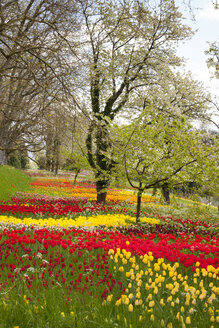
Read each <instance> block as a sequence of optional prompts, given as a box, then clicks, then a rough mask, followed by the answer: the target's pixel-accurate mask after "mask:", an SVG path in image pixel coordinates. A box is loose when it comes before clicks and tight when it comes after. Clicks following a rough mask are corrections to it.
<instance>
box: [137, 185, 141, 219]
mask: <svg viewBox="0 0 219 328" xmlns="http://www.w3.org/2000/svg"><path fill="white" fill-rule="evenodd" d="M141 197H142V191H141V190H138V195H137V211H136V223H137V224H139V223H140V222H141V220H140V213H141Z"/></svg>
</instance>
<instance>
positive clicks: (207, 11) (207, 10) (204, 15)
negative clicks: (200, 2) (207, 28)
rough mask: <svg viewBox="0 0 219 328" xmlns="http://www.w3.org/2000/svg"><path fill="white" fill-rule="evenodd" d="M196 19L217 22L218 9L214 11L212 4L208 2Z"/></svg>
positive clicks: (218, 18) (218, 17)
mask: <svg viewBox="0 0 219 328" xmlns="http://www.w3.org/2000/svg"><path fill="white" fill-rule="evenodd" d="M196 19H198V20H199V19H205V20H216V21H219V9H215V8H214V6H213V4H212V2H211V1H210V2H209V3H207V4H206V5H205V6H204V7H203V8H202V9H201V11H200V12H199V13H198V14H197V15H196Z"/></svg>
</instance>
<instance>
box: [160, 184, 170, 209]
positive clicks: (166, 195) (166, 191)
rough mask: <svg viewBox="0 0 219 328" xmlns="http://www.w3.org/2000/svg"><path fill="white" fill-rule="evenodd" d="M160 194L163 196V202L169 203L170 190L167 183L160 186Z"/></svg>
mask: <svg viewBox="0 0 219 328" xmlns="http://www.w3.org/2000/svg"><path fill="white" fill-rule="evenodd" d="M161 191H162V195H163V198H164V203H165V204H168V205H169V204H170V190H169V186H168V183H164V184H163V186H162V187H161Z"/></svg>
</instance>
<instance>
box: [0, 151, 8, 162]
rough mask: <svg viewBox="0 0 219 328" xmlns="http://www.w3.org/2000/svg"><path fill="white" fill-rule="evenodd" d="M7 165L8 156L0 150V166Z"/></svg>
mask: <svg viewBox="0 0 219 328" xmlns="http://www.w3.org/2000/svg"><path fill="white" fill-rule="evenodd" d="M7 164H8V156H7V153H6V150H0V165H7Z"/></svg>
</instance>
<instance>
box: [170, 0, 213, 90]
mask: <svg viewBox="0 0 219 328" xmlns="http://www.w3.org/2000/svg"><path fill="white" fill-rule="evenodd" d="M215 1H216V0H215ZM215 1H214V0H212V1H211V0H190V2H191V6H192V9H193V14H194V17H195V20H194V21H193V20H192V16H191V14H190V13H189V10H186V8H185V7H182V8H181V11H182V12H183V15H184V17H186V18H187V19H186V20H185V23H186V24H188V25H190V26H191V27H192V28H193V30H197V32H196V33H195V34H194V36H193V37H192V39H191V40H188V41H184V42H182V43H181V44H179V47H178V51H177V54H178V55H179V56H181V57H182V56H183V57H184V58H185V59H186V64H185V70H186V71H188V70H189V71H191V72H192V75H193V77H194V78H195V79H197V80H199V81H201V82H203V84H204V86H205V87H206V88H207V89H208V90H209V91H210V92H211V94H213V95H216V96H219V79H216V78H211V76H212V72H210V71H209V68H208V67H207V64H206V60H207V55H206V54H205V50H208V48H209V45H208V42H214V41H217V40H218V41H219V8H218V9H217V10H216V9H215V8H214V6H213V4H212V2H215ZM218 4H219V1H218Z"/></svg>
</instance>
